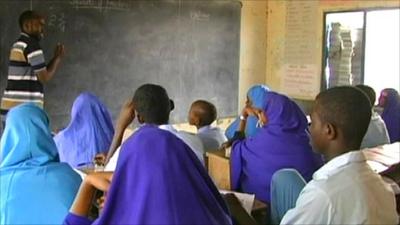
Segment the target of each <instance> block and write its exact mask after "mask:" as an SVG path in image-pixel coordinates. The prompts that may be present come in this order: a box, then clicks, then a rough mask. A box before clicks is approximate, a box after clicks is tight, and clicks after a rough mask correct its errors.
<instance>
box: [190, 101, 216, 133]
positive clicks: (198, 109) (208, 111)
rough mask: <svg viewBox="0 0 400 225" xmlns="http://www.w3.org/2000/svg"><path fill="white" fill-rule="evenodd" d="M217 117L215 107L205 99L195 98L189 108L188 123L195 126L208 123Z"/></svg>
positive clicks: (198, 126) (202, 125)
mask: <svg viewBox="0 0 400 225" xmlns="http://www.w3.org/2000/svg"><path fill="white" fill-rule="evenodd" d="M216 119H217V109H216V108H215V106H214V105H213V104H212V103H210V102H207V101H205V100H197V101H195V102H193V103H192V105H191V106H190V110H189V124H190V125H194V126H196V127H197V128H200V127H204V126H207V125H210V124H211V123H212V122H214V120H216Z"/></svg>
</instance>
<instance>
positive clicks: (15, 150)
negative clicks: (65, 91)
mask: <svg viewBox="0 0 400 225" xmlns="http://www.w3.org/2000/svg"><path fill="white" fill-rule="evenodd" d="M0 151H1V152H0V180H1V182H0V193H1V198H0V224H61V223H62V221H63V219H64V218H65V216H66V215H67V214H68V209H69V208H70V207H71V205H72V202H73V200H74V197H75V195H76V193H77V191H78V188H79V185H80V183H81V178H80V176H79V175H78V174H77V173H76V172H74V171H73V170H72V168H71V167H70V166H69V165H68V164H66V163H60V162H59V160H58V153H57V148H56V145H55V144H54V141H53V139H52V136H51V132H50V129H49V120H48V118H47V115H46V114H45V112H44V111H43V110H42V109H40V108H39V107H38V106H36V105H34V104H32V103H26V104H21V105H19V106H16V107H15V108H13V109H11V110H10V111H9V112H8V114H7V119H6V127H5V130H4V133H3V136H2V138H1V144H0Z"/></svg>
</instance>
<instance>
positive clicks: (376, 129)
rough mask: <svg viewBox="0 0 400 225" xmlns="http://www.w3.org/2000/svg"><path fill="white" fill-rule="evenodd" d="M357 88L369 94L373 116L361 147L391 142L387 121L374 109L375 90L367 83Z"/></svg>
mask: <svg viewBox="0 0 400 225" xmlns="http://www.w3.org/2000/svg"><path fill="white" fill-rule="evenodd" d="M356 87H357V88H359V89H361V91H363V92H364V94H366V95H367V97H368V99H369V100H370V103H371V109H372V111H371V112H372V116H371V121H370V122H369V126H368V130H367V133H366V134H365V136H364V138H363V140H362V142H361V147H360V149H363V148H372V147H376V146H379V145H385V144H389V143H390V140H389V134H388V131H387V129H386V125H385V122H384V121H383V120H382V118H381V116H379V114H378V113H377V112H375V110H374V105H375V98H376V95H375V91H374V89H372V88H371V87H370V86H367V85H361V84H360V85H357V86H356Z"/></svg>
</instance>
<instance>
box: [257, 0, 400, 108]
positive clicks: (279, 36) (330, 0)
mask: <svg viewBox="0 0 400 225" xmlns="http://www.w3.org/2000/svg"><path fill="white" fill-rule="evenodd" d="M296 1H297V2H299V0H294V1H291V2H292V3H293V2H296ZM300 1H301V0H300ZM288 4H290V3H289V1H275V0H270V1H268V5H267V7H268V17H267V27H268V34H267V48H266V51H267V55H266V73H265V74H266V83H267V84H268V85H269V86H270V87H272V88H273V89H274V90H277V91H281V89H282V88H281V83H282V81H281V77H282V75H283V72H284V70H283V67H284V64H285V56H284V52H285V45H286V43H285V36H286V27H285V25H286V21H287V17H289V18H290V17H291V16H293V15H286V9H287V6H288ZM311 7H314V6H311ZM389 7H400V1H398V0H394V1H393V0H368V1H366V0H319V1H318V2H317V4H315V8H313V10H315V15H316V18H312V17H311V19H313V20H315V21H314V22H315V29H314V30H313V32H312V33H311V34H309V35H311V37H312V39H313V40H315V45H314V46H313V47H312V48H311V50H310V54H311V55H313V56H315V57H314V59H313V64H315V65H316V66H317V71H316V73H315V74H313V76H317V79H318V80H319V83H318V84H320V79H321V67H322V66H321V63H322V61H321V60H322V38H323V14H324V12H331V11H345V10H356V9H365V8H389ZM300 11H301V10H300ZM297 16H298V17H302V16H306V15H297ZM300 40H301V39H300ZM304 42H307V40H301V42H300V43H298V44H304ZM254 54H256V53H254ZM318 88H319V87H318ZM314 97H315V96H309V98H302V99H304V100H310V99H313V98H314Z"/></svg>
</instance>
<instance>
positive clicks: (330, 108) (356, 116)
mask: <svg viewBox="0 0 400 225" xmlns="http://www.w3.org/2000/svg"><path fill="white" fill-rule="evenodd" d="M316 108H317V111H316V112H317V113H318V114H319V116H320V118H321V120H322V121H323V122H329V123H331V124H332V125H333V126H335V127H336V128H337V129H340V130H341V131H342V132H343V135H344V139H345V142H346V144H347V145H349V146H356V147H357V148H359V147H360V144H361V141H362V139H363V138H364V135H365V133H366V132H367V129H368V125H369V122H370V120H371V107H370V101H369V99H368V97H367V96H366V94H364V93H363V92H362V91H361V90H360V89H358V88H355V87H351V86H341V87H333V88H330V89H328V90H326V91H323V92H321V93H319V94H318V96H317V97H316Z"/></svg>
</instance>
